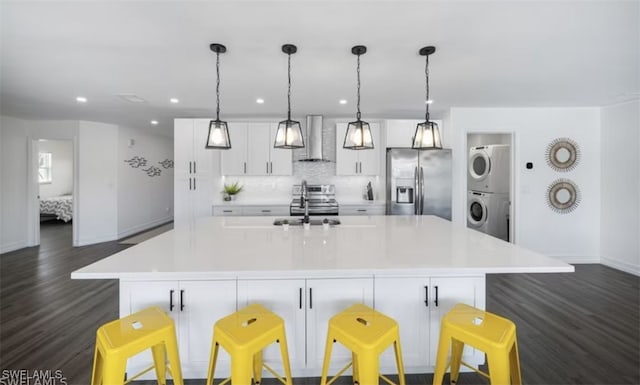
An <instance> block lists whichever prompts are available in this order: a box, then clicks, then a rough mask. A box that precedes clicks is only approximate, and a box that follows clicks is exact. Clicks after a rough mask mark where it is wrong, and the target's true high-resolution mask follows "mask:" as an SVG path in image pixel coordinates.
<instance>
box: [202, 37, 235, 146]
mask: <svg viewBox="0 0 640 385" xmlns="http://www.w3.org/2000/svg"><path fill="white" fill-rule="evenodd" d="M209 48H210V49H211V50H212V51H213V52H215V53H216V76H217V77H216V79H217V80H216V120H212V121H210V122H209V135H208V136H207V145H206V146H205V147H206V148H212V149H217V150H228V149H230V148H231V140H230V139H229V128H228V127H227V122H223V121H221V120H220V54H221V53H225V52H227V47H225V46H224V45H222V44H217V43H213V44H211V45H210V46H209Z"/></svg>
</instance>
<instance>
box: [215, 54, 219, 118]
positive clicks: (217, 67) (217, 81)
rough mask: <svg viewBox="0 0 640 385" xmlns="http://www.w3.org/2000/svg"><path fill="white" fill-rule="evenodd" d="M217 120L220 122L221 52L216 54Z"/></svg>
mask: <svg viewBox="0 0 640 385" xmlns="http://www.w3.org/2000/svg"><path fill="white" fill-rule="evenodd" d="M216 74H217V79H216V105H217V107H216V120H220V52H216Z"/></svg>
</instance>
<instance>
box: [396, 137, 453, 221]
mask: <svg viewBox="0 0 640 385" xmlns="http://www.w3.org/2000/svg"><path fill="white" fill-rule="evenodd" d="M386 209H387V215H437V216H439V217H440V218H444V219H448V220H451V150H449V149H444V150H424V151H418V150H412V149H405V148H388V149H387V208H386Z"/></svg>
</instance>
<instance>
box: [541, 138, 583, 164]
mask: <svg viewBox="0 0 640 385" xmlns="http://www.w3.org/2000/svg"><path fill="white" fill-rule="evenodd" d="M546 159H547V164H548V165H549V167H551V168H552V169H554V170H555V171H559V172H567V171H571V170H573V169H574V168H576V166H577V165H578V163H579V162H580V147H579V146H578V143H576V142H575V141H573V140H571V139H569V138H557V139H554V140H553V141H552V142H551V143H549V145H548V146H547V152H546Z"/></svg>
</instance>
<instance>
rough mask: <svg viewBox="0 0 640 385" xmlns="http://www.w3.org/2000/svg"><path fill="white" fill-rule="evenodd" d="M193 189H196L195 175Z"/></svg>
mask: <svg viewBox="0 0 640 385" xmlns="http://www.w3.org/2000/svg"><path fill="white" fill-rule="evenodd" d="M193 189H194V190H195V189H196V178H195V177H194V178H193Z"/></svg>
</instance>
